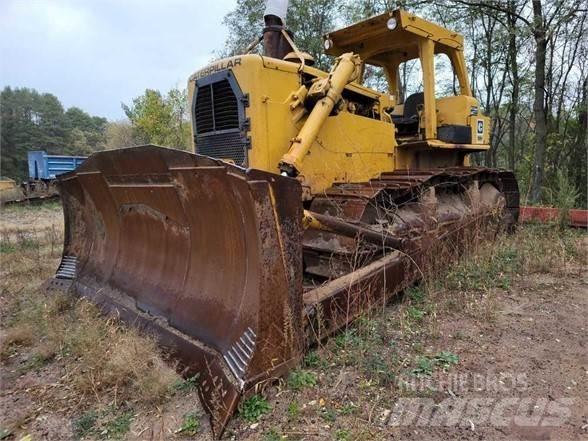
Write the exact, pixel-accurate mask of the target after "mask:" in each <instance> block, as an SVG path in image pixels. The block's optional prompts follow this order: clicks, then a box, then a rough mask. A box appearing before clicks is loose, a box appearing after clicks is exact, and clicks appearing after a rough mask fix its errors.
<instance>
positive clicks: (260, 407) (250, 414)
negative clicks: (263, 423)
mask: <svg viewBox="0 0 588 441" xmlns="http://www.w3.org/2000/svg"><path fill="white" fill-rule="evenodd" d="M270 410H272V407H271V406H270V405H269V403H268V402H267V400H266V399H265V398H263V397H262V396H261V395H253V396H252V397H250V398H248V399H246V400H244V401H242V402H241V404H240V405H239V415H240V416H241V418H243V419H244V420H245V421H247V422H250V423H252V422H255V421H257V420H259V419H260V418H261V417H262V416H263V415H265V414H266V413H268V412H269V411H270Z"/></svg>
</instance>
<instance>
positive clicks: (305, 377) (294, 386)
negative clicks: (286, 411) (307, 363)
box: [288, 369, 317, 391]
mask: <svg viewBox="0 0 588 441" xmlns="http://www.w3.org/2000/svg"><path fill="white" fill-rule="evenodd" d="M316 383H317V380H316V376H315V375H314V374H313V373H312V372H310V371H306V370H302V369H296V370H293V371H292V372H290V374H289V375H288V387H289V388H290V389H291V390H295V391H296V390H301V389H304V388H307V387H313V386H316Z"/></svg>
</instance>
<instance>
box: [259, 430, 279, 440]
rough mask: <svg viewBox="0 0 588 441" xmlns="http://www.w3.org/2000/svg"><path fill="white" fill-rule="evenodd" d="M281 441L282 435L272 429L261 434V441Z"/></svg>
mask: <svg viewBox="0 0 588 441" xmlns="http://www.w3.org/2000/svg"><path fill="white" fill-rule="evenodd" d="M281 439H282V435H280V432H278V430H277V429H275V428H273V427H272V428H271V429H270V430H268V431H267V432H265V433H264V434H263V441H280V440H281Z"/></svg>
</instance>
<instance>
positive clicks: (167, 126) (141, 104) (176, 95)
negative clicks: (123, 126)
mask: <svg viewBox="0 0 588 441" xmlns="http://www.w3.org/2000/svg"><path fill="white" fill-rule="evenodd" d="M186 105H187V94H186V92H185V91H181V90H178V89H172V90H170V92H168V94H167V95H166V96H163V95H162V94H161V92H159V91H158V90H152V89H147V90H145V93H144V94H143V95H141V96H138V97H137V98H135V99H133V103H132V104H131V105H130V106H128V105H126V104H123V105H122V107H123V110H124V112H125V114H126V116H127V118H128V119H129V121H130V122H131V125H132V127H133V139H134V141H135V143H139V144H147V143H151V144H158V145H162V146H170V147H174V148H179V149H184V150H185V149H188V148H189V147H190V146H191V142H190V122H189V119H188V112H187V110H186Z"/></svg>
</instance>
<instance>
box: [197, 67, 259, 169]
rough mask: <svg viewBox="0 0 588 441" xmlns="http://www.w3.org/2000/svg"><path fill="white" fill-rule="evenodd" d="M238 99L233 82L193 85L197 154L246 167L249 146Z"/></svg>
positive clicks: (239, 95) (241, 104)
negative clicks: (227, 160)
mask: <svg viewBox="0 0 588 441" xmlns="http://www.w3.org/2000/svg"><path fill="white" fill-rule="evenodd" d="M215 80H216V81H215ZM231 81H232V82H233V83H234V84H232V83H231ZM242 96H243V95H242V94H241V92H240V90H239V88H238V86H236V82H235V80H234V78H231V79H229V77H228V76H224V77H223V78H218V77H217V78H211V79H210V80H208V81H206V82H204V84H202V82H197V92H196V99H195V102H194V120H195V125H196V127H195V129H196V130H195V132H196V150H197V152H198V153H200V154H202V155H206V156H212V157H213V158H220V159H231V160H233V161H235V164H237V165H240V166H246V165H247V149H248V146H249V142H248V139H247V133H246V131H245V130H246V129H245V127H246V124H244V120H245V110H244V108H243V102H242V100H241V98H242Z"/></svg>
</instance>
